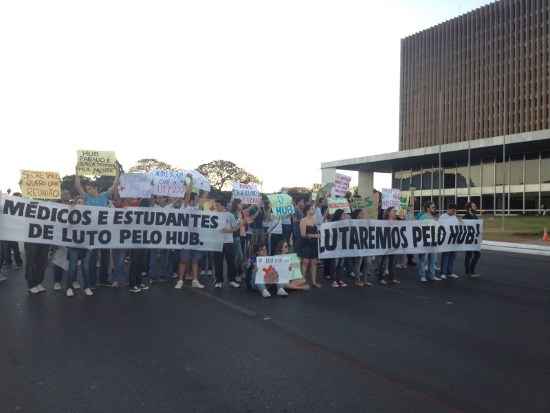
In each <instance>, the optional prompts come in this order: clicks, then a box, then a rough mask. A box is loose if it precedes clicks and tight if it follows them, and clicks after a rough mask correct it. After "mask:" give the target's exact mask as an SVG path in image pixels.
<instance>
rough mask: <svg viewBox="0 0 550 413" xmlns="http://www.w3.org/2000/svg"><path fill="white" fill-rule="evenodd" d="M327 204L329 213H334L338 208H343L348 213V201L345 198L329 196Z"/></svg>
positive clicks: (349, 210)
mask: <svg viewBox="0 0 550 413" xmlns="http://www.w3.org/2000/svg"><path fill="white" fill-rule="evenodd" d="M327 206H328V213H329V214H334V213H335V212H336V211H337V210H339V209H343V210H344V212H346V213H348V214H349V213H350V212H351V209H350V207H349V202H348V200H347V199H346V198H329V199H328V200H327Z"/></svg>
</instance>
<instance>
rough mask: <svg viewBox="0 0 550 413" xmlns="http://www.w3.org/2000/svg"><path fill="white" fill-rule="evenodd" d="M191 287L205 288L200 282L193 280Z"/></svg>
mask: <svg viewBox="0 0 550 413" xmlns="http://www.w3.org/2000/svg"><path fill="white" fill-rule="evenodd" d="M191 287H193V288H204V285H202V284H201V283H200V281H199V280H193V281H191Z"/></svg>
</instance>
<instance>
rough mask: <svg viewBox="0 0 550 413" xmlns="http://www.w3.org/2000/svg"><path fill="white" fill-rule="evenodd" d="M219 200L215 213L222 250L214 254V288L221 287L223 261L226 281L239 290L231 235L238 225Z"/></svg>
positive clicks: (237, 228) (217, 200)
mask: <svg viewBox="0 0 550 413" xmlns="http://www.w3.org/2000/svg"><path fill="white" fill-rule="evenodd" d="M223 202H224V201H223V200H221V199H219V198H218V199H216V204H215V205H216V212H218V213H219V214H220V221H221V224H220V226H221V230H222V233H223V237H224V242H223V250H222V251H220V252H215V253H214V268H215V270H214V273H215V275H216V284H215V285H214V288H222V287H223V260H224V259H225V262H226V264H227V279H228V280H229V285H230V286H231V287H233V288H239V287H240V284H239V283H238V282H237V281H236V279H235V277H236V270H235V254H234V252H233V248H234V247H233V233H234V232H235V231H238V230H239V229H240V223H239V222H238V221H237V219H236V218H235V216H233V214H231V213H230V212H228V211H227V210H226V208H225V205H224V203H223Z"/></svg>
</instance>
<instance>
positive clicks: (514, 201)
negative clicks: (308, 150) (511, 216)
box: [510, 194, 523, 212]
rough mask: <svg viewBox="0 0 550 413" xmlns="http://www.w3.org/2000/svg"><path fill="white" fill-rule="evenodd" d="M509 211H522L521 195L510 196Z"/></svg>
mask: <svg viewBox="0 0 550 413" xmlns="http://www.w3.org/2000/svg"><path fill="white" fill-rule="evenodd" d="M510 211H515V212H518V211H523V194H510Z"/></svg>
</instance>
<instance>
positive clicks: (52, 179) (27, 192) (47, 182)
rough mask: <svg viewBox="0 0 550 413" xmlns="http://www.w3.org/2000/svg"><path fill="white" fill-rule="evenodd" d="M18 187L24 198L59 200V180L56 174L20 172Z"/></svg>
mask: <svg viewBox="0 0 550 413" xmlns="http://www.w3.org/2000/svg"><path fill="white" fill-rule="evenodd" d="M19 186H20V187H21V193H22V194H23V196H24V197H25V198H34V199H59V198H61V179H60V178H59V174H58V173H57V172H42V171H21V181H20V182H19Z"/></svg>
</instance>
